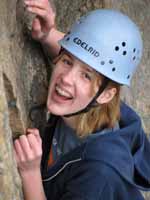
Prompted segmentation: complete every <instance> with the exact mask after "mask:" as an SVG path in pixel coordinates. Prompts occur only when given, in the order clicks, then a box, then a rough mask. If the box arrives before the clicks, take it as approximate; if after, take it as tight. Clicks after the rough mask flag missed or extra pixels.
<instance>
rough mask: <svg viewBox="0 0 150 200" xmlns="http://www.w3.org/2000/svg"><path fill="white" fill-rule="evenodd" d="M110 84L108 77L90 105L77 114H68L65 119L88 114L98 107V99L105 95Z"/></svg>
mask: <svg viewBox="0 0 150 200" xmlns="http://www.w3.org/2000/svg"><path fill="white" fill-rule="evenodd" d="M108 83H109V79H108V78H107V77H105V78H104V79H103V82H102V84H101V86H100V87H99V90H98V91H97V93H96V95H95V96H94V97H93V99H92V100H91V101H90V103H89V104H88V105H87V106H86V107H85V108H83V109H81V110H79V111H77V112H75V113H71V114H67V115H63V116H64V117H72V116H74V115H79V114H82V113H86V112H88V111H89V110H90V109H91V108H93V107H96V106H98V103H97V101H96V99H97V98H98V97H99V95H101V94H102V93H103V91H104V90H105V89H106V87H107V85H108Z"/></svg>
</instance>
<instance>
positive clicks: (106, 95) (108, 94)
mask: <svg viewBox="0 0 150 200" xmlns="http://www.w3.org/2000/svg"><path fill="white" fill-rule="evenodd" d="M116 92H117V89H116V88H109V89H106V90H104V91H103V93H102V94H100V96H99V97H98V98H97V99H96V101H97V103H99V104H104V103H109V102H110V101H111V100H112V99H113V97H114V96H115V94H116Z"/></svg>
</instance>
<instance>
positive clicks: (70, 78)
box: [61, 68, 77, 85]
mask: <svg viewBox="0 0 150 200" xmlns="http://www.w3.org/2000/svg"><path fill="white" fill-rule="evenodd" d="M76 74H77V73H76V70H75V69H74V68H71V69H69V70H68V71H67V72H66V71H65V72H64V73H63V74H62V77H61V79H62V81H63V83H65V84H69V85H72V84H73V83H74V81H75V80H76Z"/></svg>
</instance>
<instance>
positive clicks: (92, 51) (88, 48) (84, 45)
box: [73, 37, 100, 57]
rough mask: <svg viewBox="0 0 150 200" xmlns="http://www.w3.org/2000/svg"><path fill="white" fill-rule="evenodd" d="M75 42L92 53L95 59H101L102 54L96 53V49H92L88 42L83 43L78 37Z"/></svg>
mask: <svg viewBox="0 0 150 200" xmlns="http://www.w3.org/2000/svg"><path fill="white" fill-rule="evenodd" d="M73 42H74V43H75V44H77V45H79V46H81V47H82V48H83V49H85V50H86V51H88V52H89V53H91V54H92V55H93V56H95V57H99V56H100V53H99V52H98V51H96V49H94V48H93V47H91V46H90V45H89V44H87V43H86V42H83V41H82V40H81V39H79V38H78V37H76V38H74V39H73Z"/></svg>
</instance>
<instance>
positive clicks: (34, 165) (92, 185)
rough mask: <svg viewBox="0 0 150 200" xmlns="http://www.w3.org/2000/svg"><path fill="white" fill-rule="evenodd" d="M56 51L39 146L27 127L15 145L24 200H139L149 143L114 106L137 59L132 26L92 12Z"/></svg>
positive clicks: (138, 45)
mask: <svg viewBox="0 0 150 200" xmlns="http://www.w3.org/2000/svg"><path fill="white" fill-rule="evenodd" d="M31 7H32V6H31ZM37 14H38V13H37ZM38 23H39V22H38ZM40 31H41V30H40ZM49 34H50V32H48V34H47V36H46V37H49ZM60 34H61V33H60ZM58 35H59V34H58ZM61 35H62V34H61ZM59 36H60V35H59ZM43 38H44V40H45V36H44V37H43ZM54 38H55V40H53V41H52V40H51V41H52V43H55V41H56V40H57V39H56V38H57V37H56V36H54ZM44 40H43V41H44ZM41 41H42V40H41ZM47 41H48V43H49V42H50V40H48V39H47ZM48 43H47V44H48ZM54 45H55V47H56V50H55V51H54V52H58V50H59V49H60V48H59V47H58V44H54ZM59 45H60V46H61V50H60V52H59V54H58V55H57V57H55V59H54V60H53V63H54V68H53V73H52V77H51V81H50V86H49V91H48V98H47V109H48V111H49V112H50V113H51V117H50V119H49V120H48V125H47V128H46V129H45V133H44V135H43V138H42V141H41V139H40V136H39V132H38V130H37V129H28V130H27V132H28V134H27V135H23V136H21V137H20V138H19V139H17V140H16V141H15V143H14V150H15V155H16V160H17V164H18V170H19V173H20V176H21V179H22V184H23V191H24V197H25V199H26V200H33V199H36V200H44V199H48V200H50V199H53V200H60V199H61V200H67V199H68V200H70V199H74V200H77V199H78V200H79V199H86V200H88V199H89V200H92V199H94V200H96V199H97V200H100V199H102V200H120V199H121V200H129V199H132V200H137V199H138V200H142V199H143V197H142V195H141V193H140V192H139V190H140V189H142V190H149V189H150V184H149V181H150V159H149V158H148V155H149V154H150V145H149V143H148V141H147V139H146V136H145V134H144V132H143V129H142V127H141V121H140V118H139V117H138V115H137V114H136V113H135V112H134V111H133V110H132V109H131V108H129V107H128V106H127V105H125V104H124V103H123V102H120V87H121V85H128V86H129V85H130V81H131V77H132V75H133V72H134V71H135V68H136V66H137V65H138V63H139V61H140V59H141V54H142V40H141V36H140V33H139V30H138V28H137V26H136V25H135V24H134V23H133V22H132V21H131V20H130V19H129V18H128V17H127V16H125V15H124V14H122V13H120V12H118V11H115V10H105V9H101V10H95V11H92V12H90V13H88V14H87V15H86V16H83V17H81V19H80V20H79V21H77V22H76V23H75V24H74V25H73V27H72V28H71V30H70V32H69V33H68V34H67V35H66V36H65V37H64V38H62V39H61V40H60V41H59ZM49 46H51V44H50V45H49Z"/></svg>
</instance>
